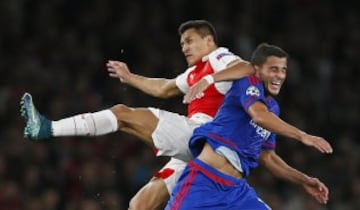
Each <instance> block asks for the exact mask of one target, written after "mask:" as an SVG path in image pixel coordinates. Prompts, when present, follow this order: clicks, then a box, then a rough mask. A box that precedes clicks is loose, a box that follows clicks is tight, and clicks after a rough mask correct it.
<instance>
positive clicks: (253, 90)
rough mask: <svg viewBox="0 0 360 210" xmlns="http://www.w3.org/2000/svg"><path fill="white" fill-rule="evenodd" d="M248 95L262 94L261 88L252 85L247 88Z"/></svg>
mask: <svg viewBox="0 0 360 210" xmlns="http://www.w3.org/2000/svg"><path fill="white" fill-rule="evenodd" d="M246 95H250V96H260V90H259V88H257V87H255V86H250V87H248V88H247V89H246Z"/></svg>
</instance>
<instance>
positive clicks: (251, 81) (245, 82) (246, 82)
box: [234, 75, 263, 89]
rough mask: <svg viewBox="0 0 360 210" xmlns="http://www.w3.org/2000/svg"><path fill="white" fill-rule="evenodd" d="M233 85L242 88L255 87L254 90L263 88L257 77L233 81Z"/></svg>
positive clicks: (251, 76)
mask: <svg viewBox="0 0 360 210" xmlns="http://www.w3.org/2000/svg"><path fill="white" fill-rule="evenodd" d="M234 84H237V85H240V86H244V87H252V86H253V87H256V88H261V89H262V88H263V85H262V82H261V81H260V79H259V78H258V77H256V76H255V75H250V76H246V77H243V78H240V79H238V80H235V82H234Z"/></svg>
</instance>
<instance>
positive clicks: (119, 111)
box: [110, 104, 132, 129]
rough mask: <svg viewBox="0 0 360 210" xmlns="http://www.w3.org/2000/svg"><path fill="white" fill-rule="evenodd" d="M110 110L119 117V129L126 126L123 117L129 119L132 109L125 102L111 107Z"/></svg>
mask: <svg viewBox="0 0 360 210" xmlns="http://www.w3.org/2000/svg"><path fill="white" fill-rule="evenodd" d="M110 110H111V111H112V113H114V115H115V116H116V118H117V121H118V125H119V129H121V128H123V127H126V123H125V122H124V120H122V119H127V118H128V117H127V116H128V115H130V113H131V111H132V109H131V108H130V107H128V106H126V105H124V104H116V105H115V106H113V107H111V108H110Z"/></svg>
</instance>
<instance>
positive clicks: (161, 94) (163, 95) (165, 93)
mask: <svg viewBox="0 0 360 210" xmlns="http://www.w3.org/2000/svg"><path fill="white" fill-rule="evenodd" d="M154 96H155V97H157V98H160V99H168V98H171V97H173V94H171V92H169V91H162V90H159V91H157V92H156V93H155V94H154Z"/></svg>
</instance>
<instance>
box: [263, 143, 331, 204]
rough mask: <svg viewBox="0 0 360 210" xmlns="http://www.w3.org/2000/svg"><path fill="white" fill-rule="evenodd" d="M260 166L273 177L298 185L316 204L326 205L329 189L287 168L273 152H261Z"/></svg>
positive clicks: (316, 180) (289, 167)
mask: <svg viewBox="0 0 360 210" xmlns="http://www.w3.org/2000/svg"><path fill="white" fill-rule="evenodd" d="M259 161H260V164H261V165H262V166H264V167H265V168H266V169H267V170H269V171H270V172H271V173H272V174H273V175H274V176H276V177H278V178H281V179H283V180H286V181H288V182H291V183H294V184H297V185H300V186H301V187H302V188H303V189H304V190H305V191H306V192H307V193H308V194H309V195H310V196H312V197H313V198H314V199H315V200H316V201H317V202H319V203H321V204H326V203H327V202H328V200H329V189H328V188H327V187H326V186H325V184H324V183H322V182H321V181H320V180H319V179H317V178H314V177H309V176H308V175H306V174H304V173H302V172H300V171H298V170H296V169H295V168H292V167H291V166H289V165H288V164H287V163H286V162H285V161H284V160H283V159H282V158H281V157H280V156H278V155H277V154H276V153H275V151H274V150H262V152H261V154H260V158H259Z"/></svg>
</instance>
